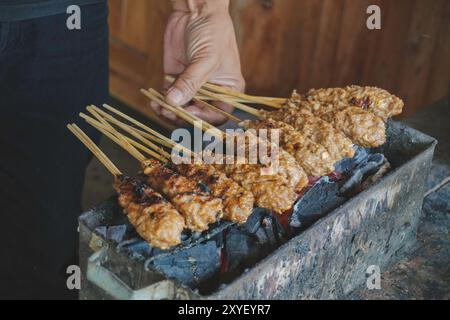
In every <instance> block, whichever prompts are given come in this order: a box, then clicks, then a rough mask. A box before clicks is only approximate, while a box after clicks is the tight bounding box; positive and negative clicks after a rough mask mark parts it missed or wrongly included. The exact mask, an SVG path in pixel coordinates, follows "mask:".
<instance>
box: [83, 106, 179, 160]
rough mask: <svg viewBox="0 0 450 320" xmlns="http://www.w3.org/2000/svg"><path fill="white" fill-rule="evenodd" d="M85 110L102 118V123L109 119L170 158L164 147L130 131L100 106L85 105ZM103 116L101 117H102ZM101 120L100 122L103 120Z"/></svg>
mask: <svg viewBox="0 0 450 320" xmlns="http://www.w3.org/2000/svg"><path fill="white" fill-rule="evenodd" d="M87 110H88V111H89V112H90V113H91V114H93V115H94V116H95V117H96V118H97V119H99V120H100V119H102V120H103V121H104V123H106V124H108V121H110V122H111V123H113V124H115V125H116V126H118V127H119V128H120V129H122V130H124V131H126V132H128V133H130V134H131V135H132V136H134V137H135V138H137V139H138V140H140V141H142V142H144V143H146V144H147V145H149V146H151V147H152V149H154V150H155V151H157V152H158V153H159V154H160V155H162V156H163V157H164V158H166V159H168V158H170V154H168V153H167V152H166V151H165V150H164V149H162V148H160V147H158V146H157V145H156V144H154V143H152V142H151V141H149V140H148V139H146V138H145V137H144V136H142V135H141V134H140V133H139V132H137V131H134V130H133V131H132V130H129V127H128V126H126V125H124V124H123V123H122V122H120V121H118V120H116V119H115V118H114V117H112V116H110V115H109V114H108V113H106V112H105V111H103V110H101V109H100V108H97V107H96V106H89V107H87ZM102 117H103V118H102ZM102 120H100V121H102ZM103 121H102V122H103ZM130 141H134V140H129V142H130Z"/></svg>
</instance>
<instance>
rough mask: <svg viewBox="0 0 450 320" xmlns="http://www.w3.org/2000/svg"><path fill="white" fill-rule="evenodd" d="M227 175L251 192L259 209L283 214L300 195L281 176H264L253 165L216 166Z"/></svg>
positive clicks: (256, 166)
mask: <svg viewBox="0 0 450 320" xmlns="http://www.w3.org/2000/svg"><path fill="white" fill-rule="evenodd" d="M216 168H217V169H219V170H223V172H225V174H226V175H227V176H228V177H229V178H231V179H233V180H234V181H236V182H237V183H238V184H239V185H241V186H242V187H243V188H244V189H245V190H248V191H250V192H251V193H252V194H253V196H254V197H255V203H256V205H257V207H259V208H264V209H268V210H271V211H273V212H275V213H278V214H283V213H285V212H286V211H288V210H290V209H291V208H292V207H293V205H294V203H295V201H296V200H297V199H298V195H297V193H296V192H295V189H294V188H293V187H292V186H290V185H289V184H288V183H287V182H286V179H285V178H284V177H282V176H280V175H277V174H275V175H263V174H261V170H262V167H261V166H260V165H253V164H229V165H216Z"/></svg>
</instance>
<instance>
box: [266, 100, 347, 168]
mask: <svg viewBox="0 0 450 320" xmlns="http://www.w3.org/2000/svg"><path fill="white" fill-rule="evenodd" d="M260 115H261V116H262V117H263V118H264V119H268V120H271V119H272V120H276V121H281V122H284V123H287V124H289V125H291V126H292V127H293V128H294V129H295V130H297V132H299V133H301V134H303V135H305V136H306V137H307V138H309V139H311V140H312V141H314V142H315V143H318V144H320V145H322V146H323V147H325V149H326V150H327V151H328V152H329V154H330V156H331V160H332V161H333V163H335V162H338V161H340V160H342V159H344V158H346V157H349V158H351V157H353V156H354V155H355V150H354V147H353V143H352V141H351V140H350V139H348V138H347V137H346V136H345V135H344V134H343V133H342V132H340V131H339V130H337V129H336V128H334V127H333V126H332V125H331V124H329V123H328V122H326V121H324V120H322V119H320V118H318V117H316V116H314V115H313V114H312V113H311V112H309V111H308V110H303V109H295V108H289V107H283V108H281V109H279V110H277V111H273V112H269V111H265V110H261V111H260Z"/></svg>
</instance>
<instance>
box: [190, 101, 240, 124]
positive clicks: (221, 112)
mask: <svg viewBox="0 0 450 320" xmlns="http://www.w3.org/2000/svg"><path fill="white" fill-rule="evenodd" d="M193 100H194V101H195V102H197V103H199V104H201V105H202V106H204V107H206V108H208V109H211V110H213V111H216V112H217V113H220V114H221V115H223V116H225V117H227V119H229V120H231V121H234V122H236V123H240V122H242V120H241V119H239V118H238V117H235V116H233V115H232V114H229V113H228V112H226V111H224V110H222V109H220V108H217V107H216V106H214V105H212V104H210V103H208V102H206V101H203V100H200V99H197V98H194V99H193Z"/></svg>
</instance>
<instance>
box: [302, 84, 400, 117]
mask: <svg viewBox="0 0 450 320" xmlns="http://www.w3.org/2000/svg"><path fill="white" fill-rule="evenodd" d="M305 99H306V100H307V101H309V102H310V103H314V102H316V101H317V102H320V103H321V104H331V105H333V106H334V108H336V109H339V110H341V109H345V108H348V107H350V106H353V107H358V108H361V109H363V110H367V111H369V112H371V113H373V114H375V115H376V116H378V117H380V118H381V119H383V120H384V121H387V119H388V118H391V117H394V116H397V115H400V114H401V113H402V111H403V107H404V103H403V101H402V100H401V99H400V98H398V97H396V96H395V95H393V94H390V93H389V92H388V91H386V90H383V89H380V88H376V87H360V86H348V87H345V88H329V89H318V90H310V91H309V92H308V93H307V94H306V95H305Z"/></svg>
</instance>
